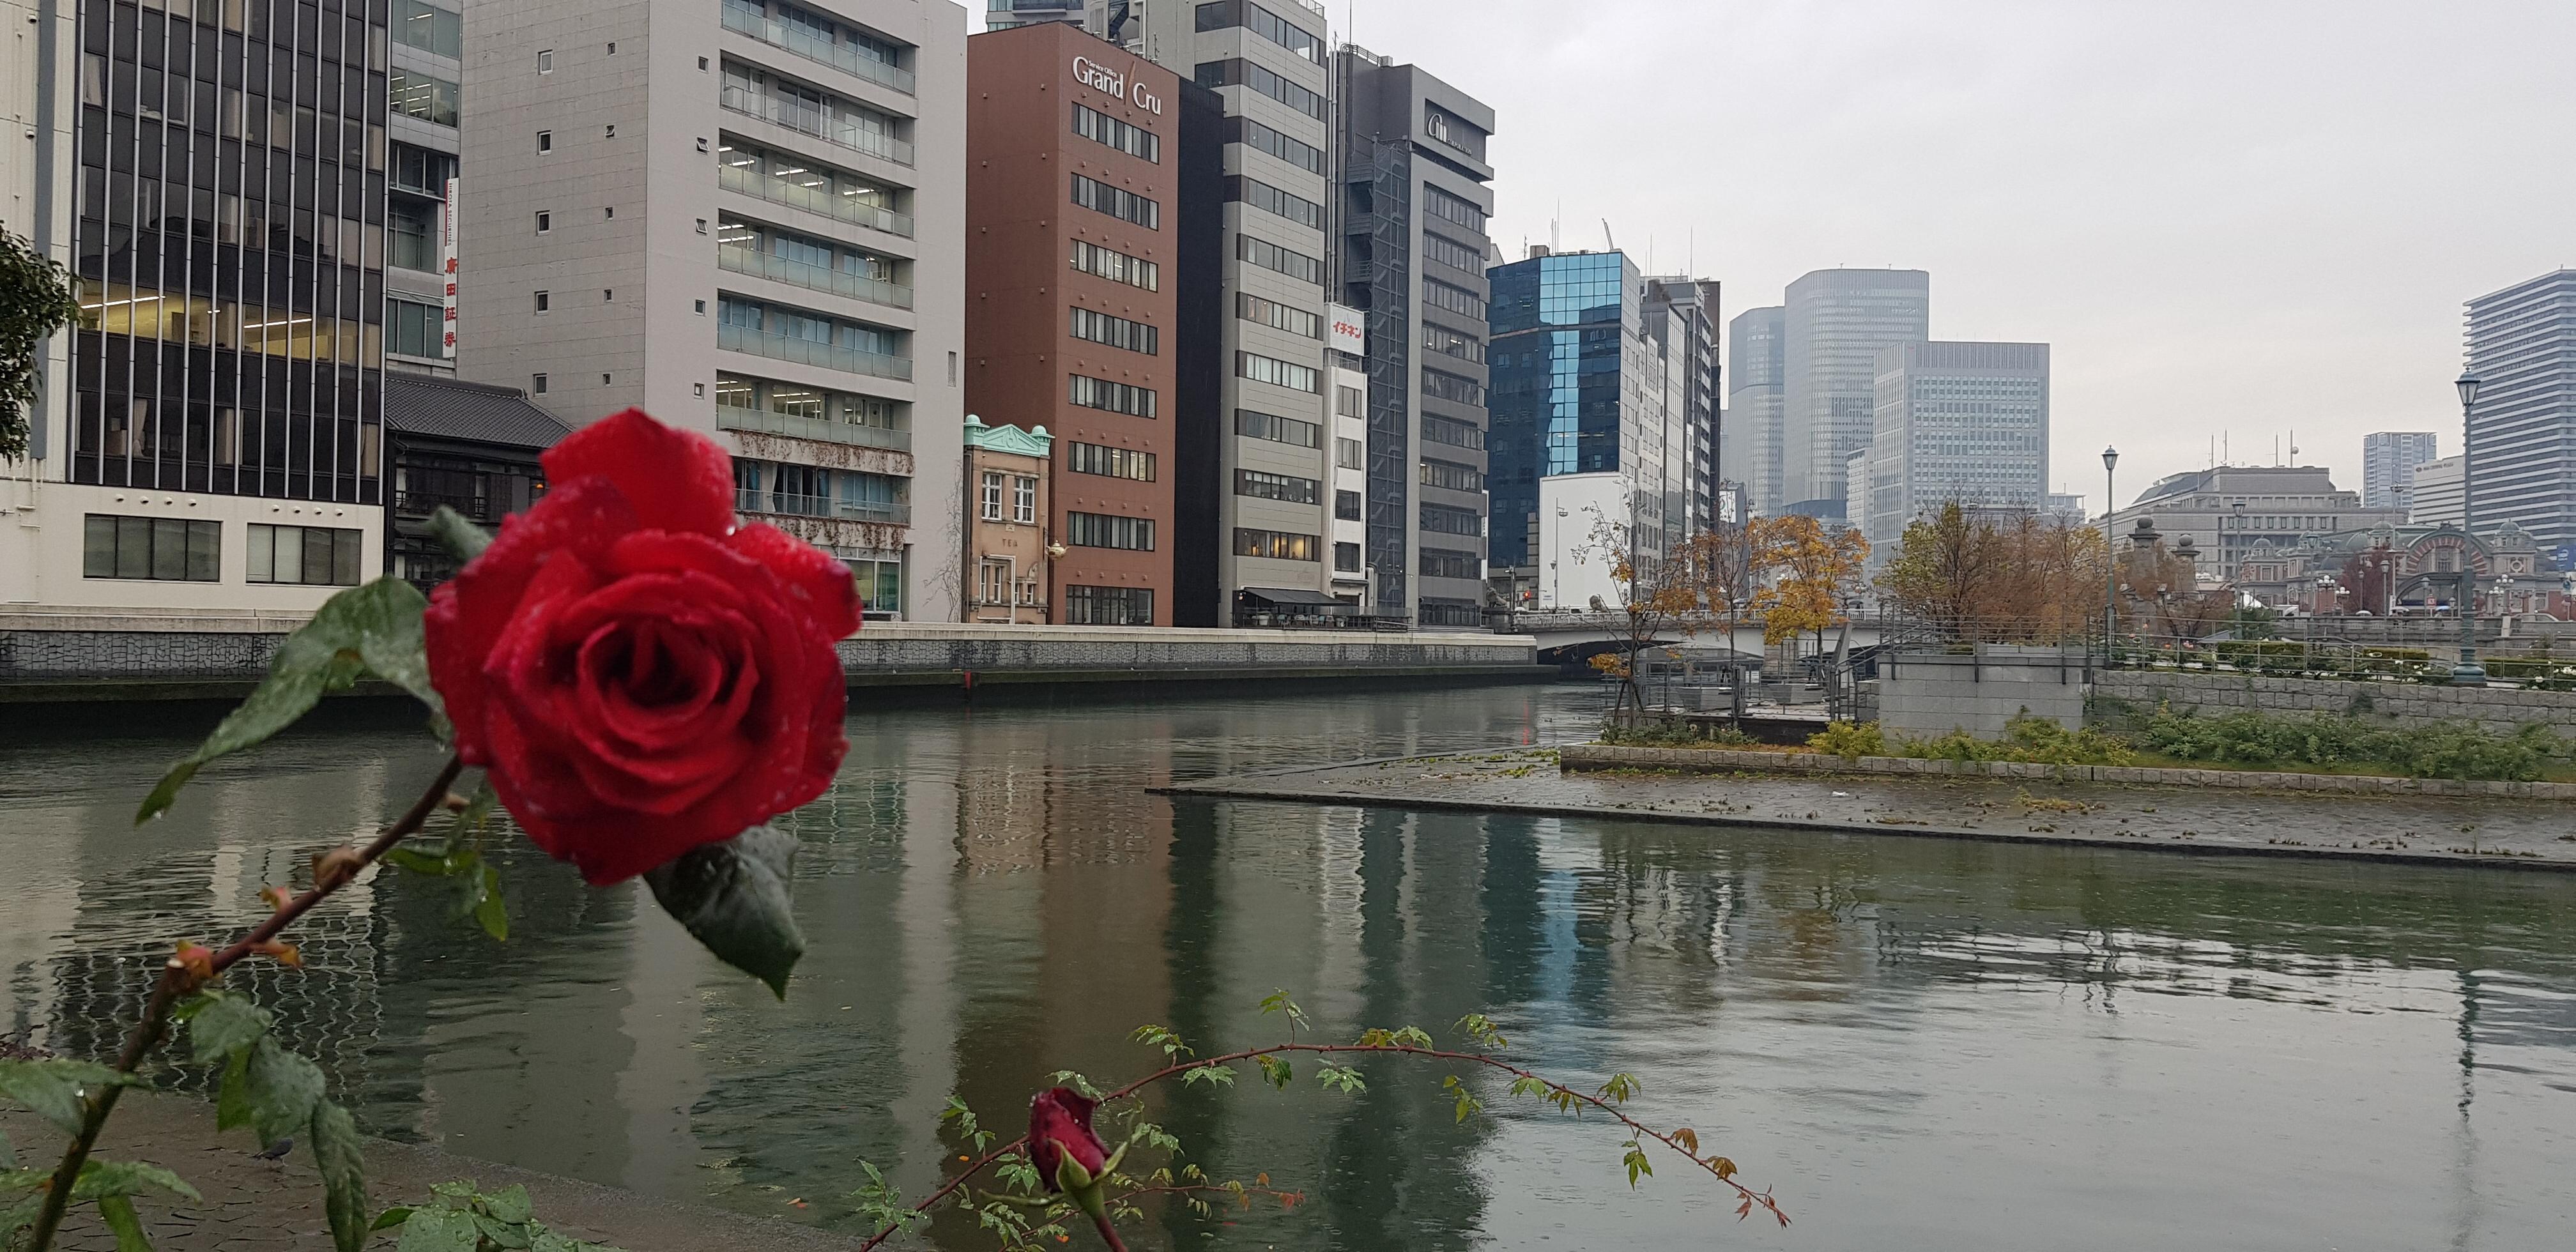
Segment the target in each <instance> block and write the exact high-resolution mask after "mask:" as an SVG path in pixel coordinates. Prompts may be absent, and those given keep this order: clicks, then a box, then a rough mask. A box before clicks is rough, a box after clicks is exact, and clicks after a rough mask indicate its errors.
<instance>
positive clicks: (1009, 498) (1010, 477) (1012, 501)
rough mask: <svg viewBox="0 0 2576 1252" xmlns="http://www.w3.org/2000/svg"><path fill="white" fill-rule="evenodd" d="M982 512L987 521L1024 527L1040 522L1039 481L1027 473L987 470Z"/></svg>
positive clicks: (981, 499)
mask: <svg viewBox="0 0 2576 1252" xmlns="http://www.w3.org/2000/svg"><path fill="white" fill-rule="evenodd" d="M978 503H979V504H980V505H981V506H982V507H981V509H980V510H979V511H980V512H981V514H982V515H983V518H984V520H985V521H988V522H999V521H1013V522H1019V523H1022V524H1024V525H1025V524H1028V523H1032V522H1035V521H1037V520H1038V480H1037V479H1035V478H1032V477H1030V476H1028V475H1026V474H1003V473H999V472H997V471H994V470H986V471H984V481H983V483H982V484H981V498H980V499H979V501H978Z"/></svg>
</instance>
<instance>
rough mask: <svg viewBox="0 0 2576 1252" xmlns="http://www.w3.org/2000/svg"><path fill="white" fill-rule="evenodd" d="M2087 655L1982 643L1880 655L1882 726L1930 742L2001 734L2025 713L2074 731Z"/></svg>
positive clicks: (2081, 710) (2081, 713)
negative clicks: (1961, 733) (1956, 733)
mask: <svg viewBox="0 0 2576 1252" xmlns="http://www.w3.org/2000/svg"><path fill="white" fill-rule="evenodd" d="M2084 666H2085V662H2084V656H2083V654H2082V653H2080V652H2077V653H2063V652H2060V651H2058V650H2056V649H2053V648H2018V647H1990V646H1980V647H1979V648H1978V649H1977V650H1976V651H1974V652H1966V653H1948V652H1907V653H1903V654H1900V655H1896V656H1891V657H1886V658H1882V659H1881V660H1880V662H1879V671H1878V673H1879V677H1878V723H1879V725H1880V726H1881V727H1882V728H1884V729H1885V730H1886V731H1887V732H1888V733H1890V734H1898V735H1904V736H1906V737H1908V738H1916V739H1921V738H1929V737H1932V736H1936V735H1945V734H1948V733H1950V732H1951V731H1953V730H1965V731H1967V732H1968V733H1970V734H1972V735H1976V736H1978V737H1979V738H1984V739H1992V738H1996V737H1998V736H2000V735H2002V734H2003V732H2004V726H2005V725H2006V724H2007V723H2009V722H2011V721H2012V719H2014V718H2016V717H2019V716H2021V715H2023V714H2024V713H2028V714H2029V715H2030V716H2033V717H2045V718H2049V719H2051V720H2053V721H2056V722H2058V723H2060V724H2061V725H2064V726H2066V727H2067V728H2069V729H2077V728H2081V727H2082V726H2083V725H2084V690H2085V687H2084V680H2085V668H2084Z"/></svg>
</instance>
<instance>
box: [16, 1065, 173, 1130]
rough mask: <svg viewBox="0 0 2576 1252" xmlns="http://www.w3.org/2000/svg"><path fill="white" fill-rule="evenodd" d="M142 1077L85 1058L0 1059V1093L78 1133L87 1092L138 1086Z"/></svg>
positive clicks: (85, 1109)
mask: <svg viewBox="0 0 2576 1252" xmlns="http://www.w3.org/2000/svg"><path fill="white" fill-rule="evenodd" d="M142 1085H143V1080H142V1079H140V1078H137V1077H135V1076H134V1075H132V1074H122V1073H118V1072H117V1071H115V1070H112V1069H109V1068H108V1067H106V1066H104V1065H98V1064H93V1063H91V1062H89V1061H63V1060H49V1061H0V1096H7V1097H9V1098H10V1099H12V1100H15V1101H17V1102H18V1103H20V1104H23V1105H25V1106H27V1108H29V1109H31V1110H33V1111H34V1112H35V1113H36V1114H37V1115H38V1116H40V1117H42V1118H44V1119H45V1120H46V1121H49V1122H52V1123H53V1124H55V1125H57V1126H60V1127H62V1128H63V1130H64V1131H65V1132H66V1133H70V1134H78V1133H79V1132H80V1127H81V1119H82V1118H83V1117H84V1116H85V1115H86V1114H87V1112H88V1109H87V1107H86V1105H85V1104H84V1101H85V1099H86V1098H87V1097H88V1096H89V1094H90V1093H91V1092H93V1091H95V1090H97V1089H98V1088H100V1087H110V1086H115V1087H139V1086H142Z"/></svg>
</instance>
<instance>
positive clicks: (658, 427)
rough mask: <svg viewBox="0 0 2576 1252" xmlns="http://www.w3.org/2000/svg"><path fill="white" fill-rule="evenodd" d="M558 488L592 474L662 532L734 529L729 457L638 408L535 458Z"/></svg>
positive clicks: (593, 426) (708, 442) (708, 441)
mask: <svg viewBox="0 0 2576 1252" xmlns="http://www.w3.org/2000/svg"><path fill="white" fill-rule="evenodd" d="M539 460H540V461H541V462H542V463H543V464H544V465H545V467H546V476H547V478H548V479H549V480H550V481H553V482H557V483H566V482H572V481H574V480H577V479H581V478H587V477H590V476H592V475H597V476H599V477H602V478H606V479H608V480H609V481H610V482H612V483H615V484H616V485H617V489H618V491H619V492H621V493H623V494H624V495H625V497H626V499H627V502H628V503H630V504H632V505H634V506H635V509H636V512H637V513H639V514H643V515H648V516H650V517H651V518H652V519H653V525H654V526H655V527H656V528H658V529H662V530H671V531H694V532H697V533H699V534H705V535H722V534H725V533H726V532H728V531H730V530H732V529H733V459H732V458H731V457H729V456H727V455H725V450H724V449H723V448H721V447H718V446H717V445H716V442H715V441H714V440H712V439H709V438H707V437H706V436H704V435H701V434H697V433H696V432H693V431H686V430H682V429H680V428H678V427H676V426H665V425H663V424H662V423H660V422H657V421H654V420H653V419H652V418H651V417H649V416H646V415H645V413H644V411H643V410H642V409H628V410H626V411H625V412H623V413H619V414H616V415H615V416H612V417H604V418H601V419H600V420H598V421H596V422H592V423H591V424H590V425H588V426H584V427H582V428H581V429H580V430H577V431H574V432H573V433H572V434H570V435H567V436H565V437H564V440H563V442H561V443H558V444H556V445H555V446H554V447H552V448H550V449H548V450H547V451H546V454H545V455H544V456H543V457H541V458H539Z"/></svg>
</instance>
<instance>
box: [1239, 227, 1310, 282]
mask: <svg viewBox="0 0 2576 1252" xmlns="http://www.w3.org/2000/svg"><path fill="white" fill-rule="evenodd" d="M1235 239H1236V241H1237V242H1236V244H1235V255H1236V256H1238V257H1241V258H1242V259H1244V260H1246V261H1250V262H1252V263H1253V264H1255V265H1258V266H1260V267H1261V268H1263V269H1266V270H1277V271H1278V272H1280V273H1282V274H1286V275H1287V276H1289V277H1290V278H1299V279H1304V280H1305V281H1307V282H1310V283H1313V284H1315V285H1316V286H1319V287H1320V286H1322V285H1323V283H1324V263H1323V262H1322V261H1319V260H1316V259H1315V258H1313V257H1310V256H1308V255H1306V254H1305V253H1303V252H1293V251H1290V250H1289V249H1286V248H1282V247H1280V246H1279V245H1278V244H1275V243H1272V242H1270V241H1269V240H1267V239H1260V238H1255V237H1254V236H1251V235H1237V236H1235Z"/></svg>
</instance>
